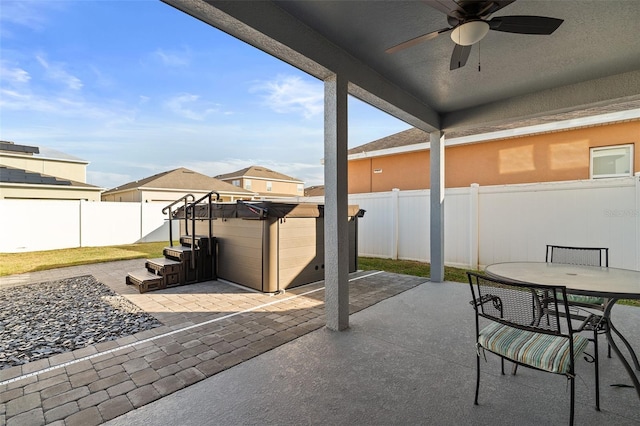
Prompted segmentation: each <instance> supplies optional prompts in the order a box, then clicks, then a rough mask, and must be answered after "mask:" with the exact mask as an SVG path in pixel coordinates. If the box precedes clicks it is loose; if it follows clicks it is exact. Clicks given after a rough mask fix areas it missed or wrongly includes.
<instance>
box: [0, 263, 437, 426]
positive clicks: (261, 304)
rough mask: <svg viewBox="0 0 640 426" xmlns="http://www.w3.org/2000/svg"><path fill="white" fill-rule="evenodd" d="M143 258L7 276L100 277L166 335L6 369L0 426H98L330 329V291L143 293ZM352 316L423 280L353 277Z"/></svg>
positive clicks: (204, 288)
mask: <svg viewBox="0 0 640 426" xmlns="http://www.w3.org/2000/svg"><path fill="white" fill-rule="evenodd" d="M141 262H144V261H143V260H139V259H138V260H135V261H121V262H111V263H104V264H95V265H89V266H81V267H70V268H61V269H57V270H51V271H43V272H37V273H30V274H23V275H15V276H10V277H2V278H0V291H2V288H4V287H6V286H14V285H21V284H24V283H36V282H43V281H48V280H55V279H61V278H69V277H74V276H79V275H87V274H89V275H93V276H94V277H95V278H96V279H97V280H98V281H100V282H102V283H103V284H105V285H108V286H109V287H110V288H111V289H113V290H114V291H115V292H116V293H118V294H122V295H123V296H125V297H126V298H127V299H129V300H130V301H132V302H133V303H135V304H136V305H138V306H139V307H140V308H141V309H143V310H145V311H146V312H149V313H150V314H152V315H153V316H155V317H156V318H157V319H158V320H159V321H160V322H162V323H163V326H162V327H158V328H155V329H152V330H147V331H143V332H141V333H137V334H135V335H132V336H127V337H123V338H120V339H118V340H114V341H108V342H102V343H99V344H96V345H94V346H88V347H86V348H83V349H78V350H75V351H73V352H67V353H62V354H58V355H54V356H52V357H50V358H47V359H41V360H38V361H35V362H31V363H28V364H24V365H22V366H18V367H12V368H9V369H5V370H0V425H3V424H6V425H8V426H10V425H31V424H33V425H43V424H59V425H82V426H86V425H95V424H100V423H103V422H105V421H107V420H109V419H113V418H115V417H117V416H119V415H121V414H124V413H126V412H128V411H130V410H133V409H134V408H137V407H140V406H142V405H145V404H148V403H149V402H151V401H155V400H157V399H159V398H161V397H163V396H165V395H168V394H170V393H172V392H175V391H177V390H179V389H182V388H184V387H186V386H189V385H191V384H194V383H196V382H198V381H200V380H203V379H205V378H206V377H210V376H212V375H214V374H216V373H218V372H220V371H222V370H225V369H227V368H229V367H232V366H235V365H238V364H240V363H242V362H243V361H245V360H248V359H250V358H253V357H255V356H257V355H259V354H261V353H264V352H266V351H269V350H271V349H273V348H275V347H277V346H280V345H282V344H284V343H286V342H289V341H292V340H294V339H296V338H297V337H299V336H302V335H304V334H307V333H309V332H310V331H312V330H316V329H318V328H320V327H323V326H324V324H325V319H324V287H323V285H324V284H323V283H322V282H319V283H314V284H310V285H306V286H302V287H298V288H295V289H291V290H288V291H287V292H286V293H283V294H278V295H275V296H272V295H267V294H263V293H259V292H254V291H250V290H248V289H245V288H243V287H240V286H236V285H233V284H230V283H224V282H219V281H209V282H204V283H198V284H191V285H187V286H182V287H174V288H170V289H166V290H160V291H157V292H150V293H145V294H139V293H138V292H137V290H136V289H135V288H133V287H131V286H127V285H126V284H125V283H124V277H125V276H126V273H127V272H129V271H133V270H136V269H139V268H140V264H141ZM350 279H351V280H350V287H349V291H350V297H349V299H350V312H351V313H353V312H357V311H359V310H361V309H364V308H366V307H368V306H371V305H373V304H375V303H377V302H379V301H381V300H384V299H386V298H388V297H391V296H393V295H396V294H399V293H401V292H403V291H406V290H408V289H410V288H413V287H415V286H417V285H419V284H421V283H423V282H425V281H426V280H425V279H424V278H419V277H413V276H407V275H396V274H389V273H385V272H370V271H367V272H358V273H354V274H351V276H350Z"/></svg>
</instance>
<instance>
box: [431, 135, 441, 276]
mask: <svg viewBox="0 0 640 426" xmlns="http://www.w3.org/2000/svg"><path fill="white" fill-rule="evenodd" d="M429 137H430V141H431V142H430V147H431V148H430V151H431V153H430V158H429V162H430V164H429V166H430V171H431V206H430V207H431V217H430V230H431V241H430V250H431V282H435V283H441V282H443V281H444V133H442V132H431V133H429Z"/></svg>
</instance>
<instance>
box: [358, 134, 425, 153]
mask: <svg viewBox="0 0 640 426" xmlns="http://www.w3.org/2000/svg"><path fill="white" fill-rule="evenodd" d="M425 142H429V134H428V133H426V132H423V131H422V130H420V129H416V128H411V129H408V130H404V131H402V132H400V133H396V134H393V135H391V136H387V137H384V138H382V139H378V140H375V141H373V142H369V143H366V144H364V145H360V146H357V147H355V148H351V149H350V150H349V151H348V152H347V154H348V155H352V154H362V153H365V152H373V151H380V150H383V149H392V148H398V147H401V146H408V145H415V144H419V143H425Z"/></svg>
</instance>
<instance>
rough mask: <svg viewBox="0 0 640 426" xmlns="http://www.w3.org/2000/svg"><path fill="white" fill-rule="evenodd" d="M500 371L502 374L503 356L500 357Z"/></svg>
mask: <svg viewBox="0 0 640 426" xmlns="http://www.w3.org/2000/svg"><path fill="white" fill-rule="evenodd" d="M500 371H501V372H502V375H503V376H504V358H503V357H500Z"/></svg>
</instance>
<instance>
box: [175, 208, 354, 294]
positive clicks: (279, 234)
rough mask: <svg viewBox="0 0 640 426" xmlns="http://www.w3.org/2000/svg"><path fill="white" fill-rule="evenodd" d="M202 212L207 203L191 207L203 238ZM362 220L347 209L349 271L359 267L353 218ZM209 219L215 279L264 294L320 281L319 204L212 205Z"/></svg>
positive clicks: (205, 231)
mask: <svg viewBox="0 0 640 426" xmlns="http://www.w3.org/2000/svg"><path fill="white" fill-rule="evenodd" d="M207 210H208V209H207V206H206V205H204V206H198V208H197V209H196V217H197V218H203V219H198V220H197V221H196V232H195V233H196V234H197V235H208V232H209V231H208V229H207V227H208V226H209V220H207V219H206V217H207V216H208V211H207ZM363 216H364V210H360V209H359V206H349V211H348V219H349V271H350V272H355V271H356V270H357V268H358V218H360V217H363ZM211 217H212V220H211V227H212V234H213V236H214V237H215V241H216V242H217V275H218V278H221V279H225V280H228V281H231V282H234V283H237V284H241V285H243V286H247V287H250V288H253V289H256V290H260V291H263V292H267V293H271V292H278V291H281V290H285V289H287V288H290V287H295V286H299V285H303V284H308V283H311V282H315V281H320V280H322V279H324V206H323V205H322V204H314V203H283V202H270V201H263V202H239V203H237V204H225V203H215V204H212V206H211ZM183 227H184V225H182V226H181V228H183ZM181 231H182V232H181V234H184V233H185V230H184V229H182V230H181ZM189 231H191V230H189Z"/></svg>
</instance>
